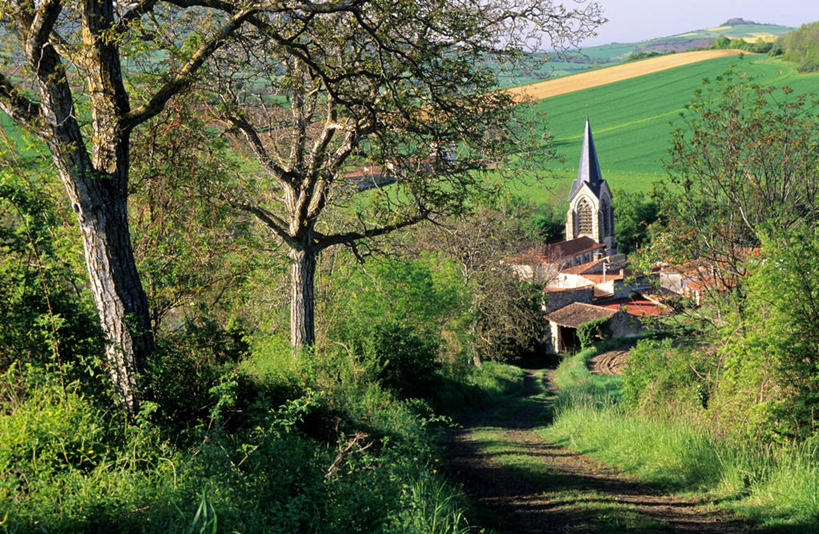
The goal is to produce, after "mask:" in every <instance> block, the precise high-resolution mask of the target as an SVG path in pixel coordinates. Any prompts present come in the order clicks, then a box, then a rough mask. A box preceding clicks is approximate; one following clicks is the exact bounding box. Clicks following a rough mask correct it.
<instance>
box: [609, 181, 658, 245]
mask: <svg viewBox="0 0 819 534" xmlns="http://www.w3.org/2000/svg"><path fill="white" fill-rule="evenodd" d="M612 204H613V206H614V220H615V230H616V233H617V248H618V250H619V251H620V252H622V253H624V254H628V253H631V252H634V251H636V250H637V249H638V248H639V247H640V246H641V245H643V244H645V243H647V242H648V241H649V239H650V234H649V227H650V226H651V225H652V224H653V223H654V222H656V221H657V219H658V217H659V214H660V208H659V204H658V202H657V201H656V200H655V199H654V198H652V197H651V196H649V195H648V194H646V193H642V192H637V191H631V192H629V191H623V190H622V189H620V190H618V191H616V192H615V193H614V195H613V201H612Z"/></svg>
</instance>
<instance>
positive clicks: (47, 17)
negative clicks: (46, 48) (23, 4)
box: [25, 0, 63, 57]
mask: <svg viewBox="0 0 819 534" xmlns="http://www.w3.org/2000/svg"><path fill="white" fill-rule="evenodd" d="M62 9H63V3H62V1H61V0H47V1H45V2H43V3H42V4H40V7H39V8H37V12H36V13H35V15H34V19H33V20H32V22H31V25H30V26H29V28H28V31H27V32H26V39H25V41H26V53H27V55H28V56H29V57H35V54H34V52H35V51H37V50H40V49H42V47H43V45H45V43H46V42H47V41H48V36H49V35H51V32H52V30H53V29H54V25H55V24H56V23H57V17H59V16H60V12H61V11H62Z"/></svg>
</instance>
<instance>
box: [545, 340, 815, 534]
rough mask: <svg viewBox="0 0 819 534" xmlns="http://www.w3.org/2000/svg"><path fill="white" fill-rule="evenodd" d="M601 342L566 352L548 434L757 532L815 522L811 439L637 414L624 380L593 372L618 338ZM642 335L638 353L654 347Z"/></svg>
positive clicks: (680, 416)
mask: <svg viewBox="0 0 819 534" xmlns="http://www.w3.org/2000/svg"><path fill="white" fill-rule="evenodd" d="M617 341H618V340H612V341H610V342H608V343H607V344H598V345H595V346H592V347H589V348H587V349H584V350H582V351H580V352H578V353H576V354H573V355H570V356H568V357H566V358H565V359H564V360H563V361H562V362H561V363H560V365H559V366H558V368H557V369H556V370H555V371H554V374H553V380H554V382H555V384H556V385H557V387H558V388H559V393H558V400H557V402H556V408H555V419H554V422H553V424H552V425H550V426H549V427H545V428H543V429H542V430H541V435H542V436H543V438H544V439H545V440H548V441H552V442H554V443H556V444H558V445H561V446H565V447H568V448H570V449H572V450H574V451H577V452H579V453H581V454H586V455H588V456H590V457H592V458H594V459H596V460H598V461H600V462H603V463H604V464H607V465H611V466H614V467H617V468H619V469H622V470H623V471H625V472H627V473H630V474H634V475H636V476H637V477H638V478H639V479H640V480H643V481H645V482H648V483H652V484H656V485H658V486H660V487H663V488H666V489H668V490H669V491H673V492H676V493H680V494H682V495H685V496H689V497H690V496H695V495H704V496H705V498H706V499H708V500H711V501H713V502H714V503H715V506H717V507H719V508H723V509H726V510H730V511H732V512H734V513H736V514H737V515H739V516H740V517H742V518H745V519H746V520H748V521H750V522H751V523H752V524H754V525H756V526H757V527H758V528H760V529H761V530H763V531H765V530H771V531H777V532H781V531H783V530H784V531H793V532H804V531H805V530H804V529H805V528H810V527H812V526H814V525H815V524H816V521H817V519H818V518H819V505H817V502H816V495H817V494H818V493H817V491H819V485H818V483H817V474H819V473H817V471H819V470H818V469H817V467H816V463H815V461H814V458H815V456H816V452H817V443H816V440H815V439H810V440H807V441H803V442H799V443H782V444H771V443H765V442H762V441H754V440H751V441H748V440H745V439H742V437H741V436H738V435H732V434H730V433H718V432H715V431H714V430H713V428H710V427H709V426H707V423H705V422H704V421H702V420H697V419H696V418H692V417H690V414H684V413H680V412H679V411H676V412H674V411H672V410H673V408H672V409H669V410H667V411H665V412H663V411H658V412H654V413H645V412H640V411H637V410H634V409H630V408H629V406H628V404H627V403H626V402H625V401H624V399H623V395H622V387H623V381H624V379H625V381H626V382H627V381H628V380H629V370H628V364H627V370H626V372H625V378H624V379H623V378H621V377H617V376H610V375H593V374H591V373H590V371H589V370H588V367H587V362H588V360H589V359H590V358H591V357H593V356H594V355H596V354H599V353H601V352H604V351H605V350H607V349H608V348H611V347H612V346H613V344H616V343H617ZM657 350H659V349H658V346H657V342H655V341H652V340H648V339H646V340H641V341H640V342H638V344H637V346H636V348H635V349H633V352H632V355H631V357H632V358H633V357H634V353H635V352H636V353H637V354H639V353H640V352H645V351H657Z"/></svg>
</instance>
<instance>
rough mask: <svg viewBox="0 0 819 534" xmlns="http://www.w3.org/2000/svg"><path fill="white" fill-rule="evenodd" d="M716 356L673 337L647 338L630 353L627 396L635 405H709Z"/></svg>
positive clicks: (624, 380) (625, 372)
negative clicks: (675, 342) (675, 343)
mask: <svg viewBox="0 0 819 534" xmlns="http://www.w3.org/2000/svg"><path fill="white" fill-rule="evenodd" d="M712 359H713V357H711V356H709V355H707V354H706V353H704V352H702V351H698V350H697V349H696V348H694V347H690V346H683V345H676V346H675V345H674V344H673V342H672V340H671V339H670V338H666V339H663V340H660V341H657V340H649V339H644V340H641V341H639V342H638V343H637V346H636V347H634V348H633V349H632V350H631V352H630V353H629V358H628V362H627V363H626V367H625V369H624V372H623V399H624V400H625V401H626V403H627V404H628V405H630V406H632V407H638V408H668V407H669V405H670V404H672V402H678V403H682V406H688V407H691V406H696V405H697V404H699V405H700V406H703V407H704V406H705V405H707V403H708V397H709V391H710V388H711V387H712V383H711V382H710V381H709V380H708V379H707V377H708V376H710V374H711V373H710V372H709V371H711V370H712V368H713V367H712V365H713V363H714V362H713V361H712Z"/></svg>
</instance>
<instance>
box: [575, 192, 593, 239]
mask: <svg viewBox="0 0 819 534" xmlns="http://www.w3.org/2000/svg"><path fill="white" fill-rule="evenodd" d="M577 221H578V223H577V226H578V229H577V230H578V231H577V233H578V234H579V235H592V233H593V232H594V226H593V224H592V206H591V204H590V203H589V201H588V200H586V199H585V198H582V199H580V202H578V203H577Z"/></svg>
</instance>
